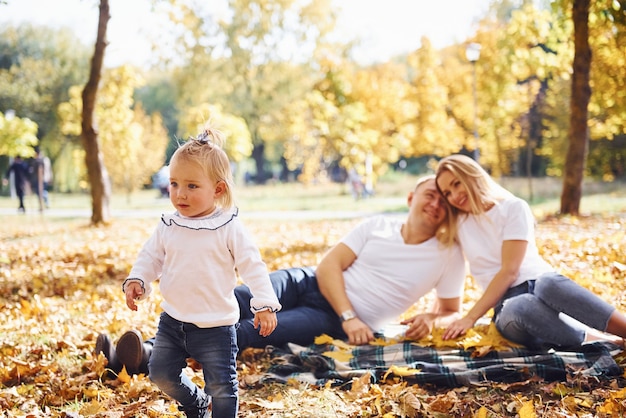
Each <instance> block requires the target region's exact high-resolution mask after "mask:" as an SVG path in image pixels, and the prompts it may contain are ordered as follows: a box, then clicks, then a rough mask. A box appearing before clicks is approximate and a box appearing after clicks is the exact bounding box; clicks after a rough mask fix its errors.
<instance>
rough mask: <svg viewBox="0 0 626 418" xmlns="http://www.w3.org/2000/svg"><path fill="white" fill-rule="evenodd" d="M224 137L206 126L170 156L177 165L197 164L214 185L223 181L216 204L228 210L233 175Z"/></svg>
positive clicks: (231, 195) (231, 196)
mask: <svg viewBox="0 0 626 418" xmlns="http://www.w3.org/2000/svg"><path fill="white" fill-rule="evenodd" d="M223 145H224V135H223V134H222V132H220V131H219V130H217V129H215V128H212V127H210V126H207V127H206V128H205V129H204V130H203V131H202V132H201V133H200V134H198V136H196V137H195V138H194V137H190V138H189V139H188V140H187V141H186V142H185V143H183V144H182V145H181V146H180V147H179V148H178V149H177V150H176V152H174V155H172V159H171V161H170V164H171V162H172V161H176V162H177V163H183V164H184V163H191V164H197V165H198V166H199V167H200V168H201V169H202V170H203V171H204V173H205V174H206V176H207V177H208V178H209V179H211V181H213V182H214V183H217V182H219V181H223V182H224V183H225V190H224V193H222V195H221V196H219V198H218V200H217V204H218V205H219V206H220V207H222V208H224V209H229V208H231V207H232V206H234V204H235V202H234V196H233V186H234V182H233V174H232V171H231V167H230V160H229V159H228V156H227V155H226V153H225V152H224V150H223V148H222V146H223Z"/></svg>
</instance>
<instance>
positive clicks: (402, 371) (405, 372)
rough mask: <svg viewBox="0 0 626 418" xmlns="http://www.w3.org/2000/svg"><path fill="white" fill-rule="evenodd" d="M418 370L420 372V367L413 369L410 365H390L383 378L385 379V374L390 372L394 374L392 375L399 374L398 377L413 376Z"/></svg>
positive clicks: (387, 374)
mask: <svg viewBox="0 0 626 418" xmlns="http://www.w3.org/2000/svg"><path fill="white" fill-rule="evenodd" d="M419 372H421V370H420V369H413V368H411V367H406V366H391V367H389V369H387V371H386V372H385V375H384V376H383V380H386V379H387V376H389V375H390V374H394V375H396V376H400V377H406V376H414V375H415V374H417V373H419Z"/></svg>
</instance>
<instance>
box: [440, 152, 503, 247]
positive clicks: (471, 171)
mask: <svg viewBox="0 0 626 418" xmlns="http://www.w3.org/2000/svg"><path fill="white" fill-rule="evenodd" d="M446 171H447V172H449V173H451V174H452V175H453V176H454V177H456V178H457V179H458V180H459V181H460V182H461V184H462V185H463V186H464V187H465V189H466V190H467V197H468V199H469V203H470V208H471V213H473V214H476V215H479V214H482V213H484V212H485V211H486V208H488V207H489V206H491V205H497V204H498V203H499V202H500V201H502V200H503V199H505V198H507V197H509V196H512V195H511V193H510V192H509V191H508V190H506V189H504V188H503V187H502V186H500V185H499V184H498V183H496V182H495V181H494V180H493V178H492V177H491V176H490V175H489V173H487V172H486V171H485V169H484V168H482V167H481V166H480V164H478V163H477V162H476V161H474V160H473V159H472V158H470V157H468V156H466V155H462V154H454V155H450V156H448V157H445V158H442V159H441V160H440V161H439V164H438V165H437V172H436V178H437V179H439V176H440V175H441V173H443V172H446ZM437 189H438V190H439V191H440V192H441V188H440V187H439V182H437ZM446 200H447V199H446ZM448 206H449V207H450V218H451V219H450V231H451V233H452V235H453V236H456V229H457V222H456V221H457V218H458V217H459V214H460V211H459V210H458V209H457V208H455V207H453V206H452V205H450V204H448Z"/></svg>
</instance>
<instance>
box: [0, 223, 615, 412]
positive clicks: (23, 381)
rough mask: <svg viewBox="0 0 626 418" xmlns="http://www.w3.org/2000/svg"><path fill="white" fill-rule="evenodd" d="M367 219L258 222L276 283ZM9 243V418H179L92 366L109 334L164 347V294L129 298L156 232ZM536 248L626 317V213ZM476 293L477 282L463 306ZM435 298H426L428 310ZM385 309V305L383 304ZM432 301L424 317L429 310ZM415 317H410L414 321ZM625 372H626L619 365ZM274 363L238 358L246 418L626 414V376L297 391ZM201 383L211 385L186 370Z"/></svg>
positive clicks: (33, 235) (1, 289)
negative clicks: (158, 339) (274, 379)
mask: <svg viewBox="0 0 626 418" xmlns="http://www.w3.org/2000/svg"><path fill="white" fill-rule="evenodd" d="M358 221H359V220H358V219H353V220H336V221H314V222H311V221H306V222H305V221H295V220H294V221H287V222H274V221H267V220H255V219H250V220H249V221H247V222H246V224H247V225H248V227H249V229H250V230H251V232H252V233H253V234H254V236H255V238H256V240H257V242H258V244H259V246H260V248H261V251H262V254H263V257H264V259H265V261H266V262H267V264H268V268H269V269H270V270H275V269H279V268H285V267H292V266H307V265H315V264H317V262H318V261H319V260H320V258H321V256H322V255H323V253H324V252H325V251H326V250H327V249H328V248H330V246H332V245H333V244H335V243H336V242H337V241H338V240H339V239H340V238H341V236H343V235H344V234H345V233H346V232H347V231H348V230H350V229H351V228H352V227H353V226H354V225H355V224H356V223H357V222H358ZM2 222H3V227H2V229H1V230H0V239H1V241H0V411H1V412H0V417H40V416H50V417H79V416H95V417H174V416H182V415H180V414H179V413H178V412H177V408H176V405H175V403H174V402H173V401H172V400H170V399H169V398H167V397H166V396H164V395H163V394H162V393H161V392H160V391H159V390H158V388H157V387H156V386H154V385H153V384H152V383H151V382H150V381H149V379H148V378H147V377H145V376H143V375H140V376H128V375H127V374H126V373H121V374H120V375H119V376H117V377H115V378H107V375H106V373H105V368H106V360H105V359H104V358H103V357H102V356H95V355H94V346H95V341H96V337H97V335H98V333H100V332H106V333H109V334H110V335H111V336H112V338H113V339H114V340H116V339H117V338H118V337H119V336H121V334H122V333H123V332H125V331H126V330H128V329H129V328H137V329H140V330H141V331H142V332H143V334H144V336H146V337H148V336H151V335H153V333H154V332H155V330H156V325H157V321H158V314H159V302H160V296H159V293H158V290H157V291H156V292H155V294H154V295H153V297H151V299H149V300H148V301H145V302H143V303H142V305H141V306H140V310H139V312H137V313H135V312H131V311H130V310H128V309H127V308H126V306H125V304H124V299H123V294H122V292H121V290H120V285H121V282H122V280H123V279H124V278H125V276H126V274H127V272H128V271H129V269H130V267H131V264H132V263H133V261H134V259H135V256H136V254H137V252H138V250H139V247H140V246H141V244H142V243H143V242H144V241H145V239H146V238H147V237H148V236H149V234H150V233H151V232H152V229H153V227H154V226H155V222H154V220H137V219H123V220H116V221H115V222H114V223H113V224H112V225H110V226H106V227H98V228H91V227H88V226H86V222H85V221H80V220H75V221H60V220H46V219H45V218H42V219H35V218H18V217H9V218H7V219H3V220H2ZM537 235H538V244H539V246H540V249H541V251H542V252H543V255H544V256H545V258H546V259H547V260H548V261H549V262H550V263H551V264H552V265H554V266H555V267H556V268H557V269H558V270H559V271H561V272H562V273H564V274H565V275H567V276H569V277H571V278H572V279H574V280H576V281H577V282H579V283H581V284H582V285H584V286H585V287H587V288H589V289H591V290H593V291H594V292H596V293H597V294H599V295H601V296H602V297H603V298H605V299H606V300H608V301H610V302H611V303H613V304H615V305H616V306H617V307H618V308H619V309H621V310H622V311H626V282H625V279H626V266H625V265H624V264H626V260H625V258H626V236H625V235H626V213H624V214H618V215H611V216H599V215H598V216H589V217H584V218H560V219H557V218H552V219H543V220H541V222H540V223H539V225H538V231H537ZM477 297H478V292H477V290H476V289H475V287H474V286H473V284H472V282H471V278H468V286H467V291H466V298H465V300H464V303H465V305H466V307H467V306H469V305H470V304H472V303H473V302H474V301H475V300H476V298H477ZM426 299H428V298H426ZM381 303H384V302H383V301H381ZM427 303H428V300H426V301H423V302H422V303H420V304H416V306H415V307H414V309H413V310H414V311H418V310H420V309H422V308H423V307H424V306H425V304H427ZM411 313H412V312H407V314H406V315H410V314H411ZM617 360H618V363H619V364H620V365H622V366H623V365H624V364H626V361H625V360H624V359H623V358H621V357H618V358H617ZM268 361H269V357H268V355H267V354H266V353H265V352H263V350H246V351H244V352H243V353H241V355H240V362H239V375H240V381H241V391H240V416H242V417H374V416H379V417H389V418H391V417H422V416H424V417H448V416H459V417H470V416H475V417H516V416H519V417H522V418H525V417H534V416H540V417H570V416H571V417H574V416H575V417H596V416H598V417H617V416H624V415H626V390H624V389H622V388H623V387H624V383H625V381H624V379H623V378H622V377H620V378H617V379H613V380H595V379H590V378H582V377H580V378H573V379H570V380H568V381H563V382H549V383H548V382H541V381H536V380H535V379H530V380H528V381H523V382H518V383H513V384H501V383H493V384H488V385H480V386H472V387H459V388H455V389H443V388H436V387H428V386H418V385H408V384H406V383H405V382H402V381H398V380H394V381H391V382H389V383H379V384H371V383H370V382H368V381H362V382H354V383H353V384H352V385H351V388H350V389H340V388H334V387H331V386H324V387H315V386H311V385H307V384H304V383H299V382H295V381H294V382H289V383H287V384H276V383H273V384H265V385H260V384H258V376H259V375H261V374H262V373H263V371H264V370H266V368H267V367H268ZM187 372H188V373H190V374H191V375H192V376H193V378H194V379H196V380H197V381H198V382H200V381H201V374H200V372H199V371H198V370H196V369H194V368H193V367H190V368H188V370H187Z"/></svg>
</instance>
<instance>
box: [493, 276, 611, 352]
mask: <svg viewBox="0 0 626 418" xmlns="http://www.w3.org/2000/svg"><path fill="white" fill-rule="evenodd" d="M494 311H495V315H494V322H495V324H496V328H497V329H498V331H500V333H501V334H502V335H503V336H504V337H506V338H508V339H509V340H511V341H513V342H516V343H518V344H523V345H525V346H527V347H531V348H550V347H555V348H558V347H561V348H565V347H576V346H580V345H581V344H582V343H583V342H584V340H585V330H584V329H581V328H577V327H574V326H572V325H570V324H568V323H566V322H565V321H563V320H562V319H561V318H560V317H559V313H564V314H566V315H568V316H570V317H572V318H574V319H576V320H577V321H579V322H582V323H583V324H585V325H587V326H589V327H591V328H594V329H597V330H600V331H604V330H606V327H607V324H608V322H609V318H610V316H611V314H612V313H613V312H614V311H615V308H614V307H613V306H611V305H610V304H609V303H607V302H605V301H604V300H602V299H601V298H600V297H599V296H597V295H596V294H594V293H593V292H591V291H590V290H588V289H586V288H584V287H582V286H580V285H579V284H577V283H576V282H574V281H573V280H570V279H569V278H567V277H565V276H562V275H560V274H557V273H546V274H543V275H541V276H539V277H538V278H537V279H536V280H530V281H528V282H525V283H522V284H521V285H519V286H515V287H512V288H511V289H509V290H508V291H507V293H506V294H505V295H504V297H503V298H502V300H501V301H500V303H499V304H498V305H496V307H495V308H494Z"/></svg>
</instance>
